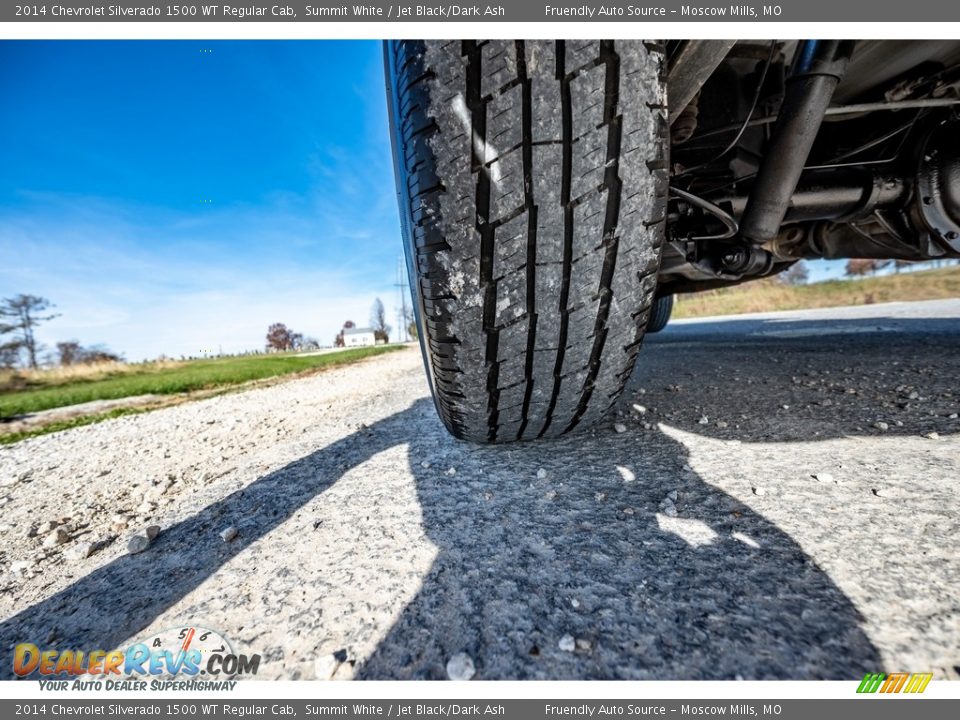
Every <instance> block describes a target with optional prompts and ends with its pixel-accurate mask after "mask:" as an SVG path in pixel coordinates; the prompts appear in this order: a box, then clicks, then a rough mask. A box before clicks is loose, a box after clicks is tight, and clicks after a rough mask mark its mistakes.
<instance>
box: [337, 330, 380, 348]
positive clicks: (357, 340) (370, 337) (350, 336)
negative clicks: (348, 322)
mask: <svg viewBox="0 0 960 720" xmlns="http://www.w3.org/2000/svg"><path fill="white" fill-rule="evenodd" d="M376 343H377V339H376V337H375V336H374V334H373V330H372V329H371V328H345V329H344V331H343V346H344V347H364V346H366V345H376Z"/></svg>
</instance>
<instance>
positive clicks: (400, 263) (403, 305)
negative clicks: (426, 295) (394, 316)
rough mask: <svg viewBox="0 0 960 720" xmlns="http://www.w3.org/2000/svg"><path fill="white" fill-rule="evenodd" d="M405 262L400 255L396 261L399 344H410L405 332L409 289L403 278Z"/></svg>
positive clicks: (408, 335)
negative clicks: (398, 293) (398, 292)
mask: <svg viewBox="0 0 960 720" xmlns="http://www.w3.org/2000/svg"><path fill="white" fill-rule="evenodd" d="M404 269H405V262H404V259H403V256H402V255H401V256H400V257H399V258H398V260H397V289H398V290H399V291H400V332H399V333H398V337H400V338H402V340H401V342H410V334H409V333H408V332H407V293H408V292H410V288H409V287H408V286H407V282H406V278H405V273H404Z"/></svg>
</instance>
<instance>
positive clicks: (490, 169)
mask: <svg viewBox="0 0 960 720" xmlns="http://www.w3.org/2000/svg"><path fill="white" fill-rule="evenodd" d="M384 54H385V67H386V78H387V97H388V103H389V106H390V119H391V134H392V140H393V154H394V161H395V162H394V165H395V169H396V178H397V189H398V196H399V204H400V215H401V223H402V225H403V232H404V236H405V250H406V256H407V265H408V269H409V276H410V279H411V287H412V291H413V300H414V306H415V308H416V310H417V322H418V327H419V330H420V332H419V336H420V343H421V348H422V350H423V355H424V362H425V364H426V367H427V374H428V377H429V379H430V384H431V390H432V392H433V396H434V401H435V403H436V406H437V410H438V412H439V414H440V417H441V418H442V419H443V422H444V424H445V425H446V426H447V428H448V429H449V430H450V432H451V433H453V434H454V435H455V436H456V437H458V438H462V439H466V440H473V441H477V442H505V441H511V440H520V439H532V438H538V437H545V436H554V435H561V434H563V433H565V432H568V431H570V430H572V429H573V428H575V427H578V426H582V425H585V424H588V423H592V422H595V421H596V420H598V419H599V418H601V417H602V416H603V415H604V413H606V412H607V410H609V409H610V408H611V407H612V406H613V404H614V403H615V402H616V401H617V398H618V397H619V395H620V393H621V392H622V390H623V386H624V384H625V383H626V381H627V379H628V378H629V377H630V374H631V372H632V370H633V366H634V361H635V359H636V356H637V352H638V351H639V349H640V343H641V340H642V339H643V334H644V330H645V328H646V327H647V323H648V320H649V317H650V310H651V304H652V302H653V294H654V291H655V289H656V285H657V270H658V268H659V264H660V251H661V246H662V243H663V235H664V214H665V210H666V199H667V152H668V145H667V121H666V102H665V90H664V82H663V66H664V53H663V47H662V46H661V45H659V44H656V43H648V42H640V41H619V40H618V41H613V40H603V41H569V40H568V41H557V42H545V41H532V42H529V41H528V42H525V41H505V40H490V41H459V40H457V41H434V40H427V41H390V42H387V43H386V44H385V47H384Z"/></svg>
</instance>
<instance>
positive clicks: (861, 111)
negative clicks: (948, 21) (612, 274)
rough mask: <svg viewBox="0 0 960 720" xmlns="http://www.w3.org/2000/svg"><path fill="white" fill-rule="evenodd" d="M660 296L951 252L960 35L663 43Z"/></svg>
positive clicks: (959, 138)
mask: <svg viewBox="0 0 960 720" xmlns="http://www.w3.org/2000/svg"><path fill="white" fill-rule="evenodd" d="M667 57H668V68H669V69H668V76H667V89H668V97H669V120H668V122H669V134H670V145H671V158H670V189H669V193H670V201H669V204H668V209H667V215H666V226H667V242H666V244H665V246H664V250H663V255H662V261H661V267H660V278H659V291H658V292H659V294H661V295H669V294H673V293H678V292H692V291H697V290H706V289H712V288H716V287H722V286H724V285H730V284H736V283H740V282H744V281H746V280H751V279H755V278H760V277H764V276H769V275H772V274H776V273H778V272H781V271H783V270H785V269H787V268H788V267H790V265H792V264H793V263H795V262H796V261H798V260H800V259H804V258H831V259H832V258H853V257H857V258H880V259H898V260H930V259H940V258H950V257H960V123H958V120H957V109H958V103H960V95H958V88H960V43H957V42H956V41H923V42H911V41H861V42H854V41H843V40H806V41H769V42H761V41H740V42H727V41H716V40H688V41H674V42H671V43H668V44H667Z"/></svg>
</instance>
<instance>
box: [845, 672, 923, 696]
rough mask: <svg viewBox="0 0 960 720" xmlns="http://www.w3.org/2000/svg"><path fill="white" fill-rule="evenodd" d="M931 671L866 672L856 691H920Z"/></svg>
mask: <svg viewBox="0 0 960 720" xmlns="http://www.w3.org/2000/svg"><path fill="white" fill-rule="evenodd" d="M932 677H933V673H890V674H889V675H885V674H884V673H867V674H866V675H864V676H863V680H861V681H860V687H858V688H857V692H858V693H875V692H881V693H899V692H904V693H922V692H923V691H924V690H926V689H927V685H928V684H929V683H930V678H932Z"/></svg>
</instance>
